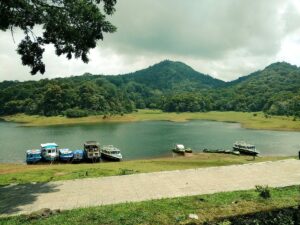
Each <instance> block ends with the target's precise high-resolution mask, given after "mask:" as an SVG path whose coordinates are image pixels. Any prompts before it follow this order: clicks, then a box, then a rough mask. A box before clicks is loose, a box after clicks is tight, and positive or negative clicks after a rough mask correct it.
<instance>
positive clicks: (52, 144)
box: [41, 143, 58, 148]
mask: <svg viewBox="0 0 300 225" xmlns="http://www.w3.org/2000/svg"><path fill="white" fill-rule="evenodd" d="M41 147H42V148H57V147H58V145H57V144H56V143H45V144H41Z"/></svg>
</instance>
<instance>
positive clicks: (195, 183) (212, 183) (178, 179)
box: [0, 159, 300, 216]
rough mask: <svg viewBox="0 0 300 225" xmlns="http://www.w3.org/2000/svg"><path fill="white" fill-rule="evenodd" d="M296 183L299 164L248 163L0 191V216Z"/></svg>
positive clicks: (13, 187) (2, 189) (297, 182)
mask: <svg viewBox="0 0 300 225" xmlns="http://www.w3.org/2000/svg"><path fill="white" fill-rule="evenodd" d="M296 184H300V160H295V159H289V160H282V161H276V162H263V163H252V164H246V165H233V166H222V167H210V168H202V169H190V170H180V171H179V170H178V171H167V172H156V173H145V174H135V175H127V176H115V177H103V178H89V179H82V180H70V181H58V182H50V183H44V184H38V183H37V184H26V185H11V186H8V187H2V188H0V196H1V198H0V214H1V215H2V216H3V215H14V214H24V213H26V214H27V213H30V212H33V211H37V210H39V209H41V208H50V209H72V208H78V207H88V206H97V205H107V204H116V203H122V202H133V201H143V200H149V199H160V198H169V197H179V196H188V195H199V194H210V193H215V192H224V191H235V190H246V189H253V188H254V187H255V185H269V186H272V187H281V186H289V185H296Z"/></svg>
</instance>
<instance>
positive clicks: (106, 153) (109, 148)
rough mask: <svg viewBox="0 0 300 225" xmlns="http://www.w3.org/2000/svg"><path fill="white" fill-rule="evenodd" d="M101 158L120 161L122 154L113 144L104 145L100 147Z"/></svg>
mask: <svg viewBox="0 0 300 225" xmlns="http://www.w3.org/2000/svg"><path fill="white" fill-rule="evenodd" d="M101 158H103V159H107V160H112V161H121V160H122V159H123V156H122V154H121V151H120V149H118V148H116V147H114V146H113V145H104V146H102V148H101Z"/></svg>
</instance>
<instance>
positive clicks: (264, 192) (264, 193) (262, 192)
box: [255, 185, 271, 199]
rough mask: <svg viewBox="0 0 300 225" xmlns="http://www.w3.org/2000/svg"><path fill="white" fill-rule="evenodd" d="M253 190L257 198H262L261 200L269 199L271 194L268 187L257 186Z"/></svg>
mask: <svg viewBox="0 0 300 225" xmlns="http://www.w3.org/2000/svg"><path fill="white" fill-rule="evenodd" d="M255 188H256V192H258V193H259V196H260V197H262V198H263V199H268V198H271V192H270V189H269V187H268V185H266V186H260V185H257V186H255Z"/></svg>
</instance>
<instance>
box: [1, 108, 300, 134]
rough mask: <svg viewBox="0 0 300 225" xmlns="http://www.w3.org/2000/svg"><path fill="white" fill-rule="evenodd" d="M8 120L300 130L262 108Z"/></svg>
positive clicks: (46, 123)
mask: <svg viewBox="0 0 300 225" xmlns="http://www.w3.org/2000/svg"><path fill="white" fill-rule="evenodd" d="M2 118H3V119H4V120H6V121H11V122H18V123H23V126H50V125H66V124H88V123H104V122H134V121H149V120H161V121H173V122H183V121H187V120H214V121H223V122H237V123H240V124H241V125H242V127H244V128H250V129H264V130H286V131H300V121H299V120H296V121H294V120H293V118H292V117H286V116H272V117H269V118H265V116H264V114H263V113H262V112H258V113H255V114H254V113H247V112H197V113H190V112H187V113H165V112H162V111H160V110H139V111H138V112H134V113H131V114H125V115H123V116H121V115H115V116H110V117H107V118H105V119H104V118H103V116H102V115H97V116H88V117H83V118H66V117H63V116H55V117H45V116H29V115H25V114H17V115H12V116H5V117H2Z"/></svg>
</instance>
